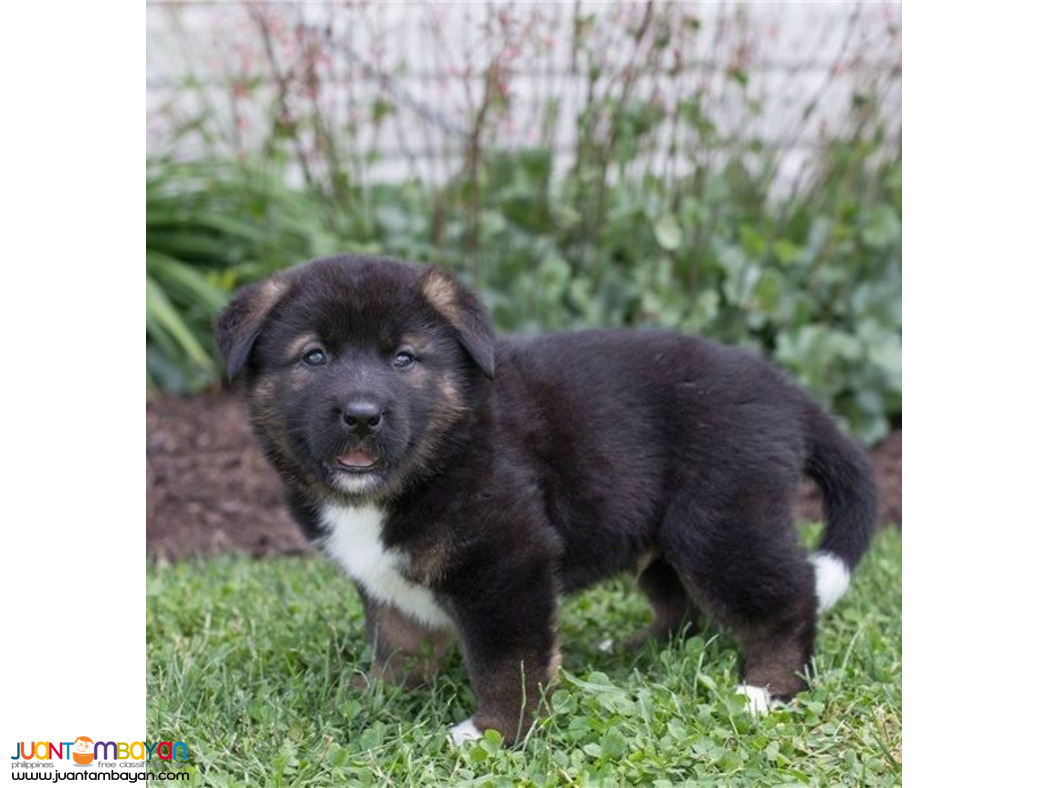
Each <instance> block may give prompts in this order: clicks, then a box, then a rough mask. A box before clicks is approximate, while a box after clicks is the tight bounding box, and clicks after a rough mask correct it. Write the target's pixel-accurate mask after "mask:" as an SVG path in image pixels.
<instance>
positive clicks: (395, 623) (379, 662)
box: [368, 604, 452, 687]
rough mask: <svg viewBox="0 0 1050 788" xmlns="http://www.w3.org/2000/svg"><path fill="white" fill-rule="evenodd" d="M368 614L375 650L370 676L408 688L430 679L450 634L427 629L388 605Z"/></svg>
mask: <svg viewBox="0 0 1050 788" xmlns="http://www.w3.org/2000/svg"><path fill="white" fill-rule="evenodd" d="M368 612H369V614H370V619H371V620H370V622H369V623H370V625H371V627H370V628H371V629H372V640H373V649H374V651H375V661H374V663H373V665H372V671H371V675H372V677H373V678H377V679H381V680H383V681H389V682H392V683H397V684H404V685H405V686H408V687H413V686H418V685H420V684H423V683H425V682H427V681H429V680H430V679H431V678H433V677H434V675H435V674H436V673H437V671H438V669H439V668H440V667H441V661H442V659H443V658H444V656H445V653H446V652H447V651H448V647H449V645H450V644H451V643H452V636H451V633H449V632H446V631H442V630H437V629H430V628H429V627H426V626H424V625H423V624H421V623H419V622H418V621H416V620H414V619H412V618H409V617H408V616H406V615H404V614H403V613H402V612H401V611H399V610H398V609H397V608H395V607H393V606H391V605H380V604H375V605H374V606H371V607H370V609H369V611H368Z"/></svg>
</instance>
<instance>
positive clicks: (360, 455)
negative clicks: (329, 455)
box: [332, 449, 383, 473]
mask: <svg viewBox="0 0 1050 788" xmlns="http://www.w3.org/2000/svg"><path fill="white" fill-rule="evenodd" d="M332 464H333V466H334V467H335V469H336V470H337V471H345V472H347V473H371V472H372V471H375V470H378V469H379V468H381V467H383V461H382V460H381V459H379V458H378V457H376V456H375V455H374V454H372V453H371V452H370V451H368V450H367V449H354V450H353V451H348V452H346V453H345V454H340V455H339V456H338V457H336V458H335V461H334V462H333V463H332Z"/></svg>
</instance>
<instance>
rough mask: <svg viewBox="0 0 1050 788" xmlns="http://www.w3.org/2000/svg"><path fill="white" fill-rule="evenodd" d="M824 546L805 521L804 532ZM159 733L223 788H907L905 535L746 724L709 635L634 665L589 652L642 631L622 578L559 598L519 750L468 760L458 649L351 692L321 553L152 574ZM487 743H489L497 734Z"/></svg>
mask: <svg viewBox="0 0 1050 788" xmlns="http://www.w3.org/2000/svg"><path fill="white" fill-rule="evenodd" d="M807 534H808V536H809V537H810V538H812V535H813V529H808V532H807ZM147 595H148V618H147V630H146V631H147V652H148V661H149V670H148V682H149V683H148V695H149V701H148V732H149V738H150V740H151V741H152V740H154V739H161V740H167V739H174V740H181V741H185V742H186V743H187V744H188V746H189V750H190V761H191V763H192V764H193V766H192V770H193V771H194V773H195V775H196V776H195V778H194V782H196V783H198V784H211V785H228V784H230V785H233V784H237V785H262V784H266V785H330V784H350V785H396V786H405V785H450V784H451V785H494V786H502V785H508V786H511V785H513V786H517V785H563V784H567V785H609V786H619V785H671V784H675V785H710V784H718V785H724V784H730V785H734V784H736V785H753V784H758V785H785V784H819V785H835V784H843V785H855V784H858V783H863V784H873V785H881V784H891V785H897V784H900V782H901V716H902V708H901V672H902V671H901V645H902V643H901V534H900V532H899V531H898V530H896V529H887V530H885V531H883V532H882V533H880V534H879V536H878V537H877V539H876V542H875V545H874V547H873V549H872V552H871V554H869V555H868V557H867V558H866V559H865V561H864V563H863V565H862V566H861V568H860V570H859V571H858V573H857V575H856V577H855V580H854V584H853V587H852V588H851V590H850V592H849V593H848V594H847V595H846V597H845V598H844V599H843V600H842V601H840V602H839V604H838V605H837V606H836V607H835V608H834V609H833V610H832V611H831V612H830V613H829V614H827V615H826V616H824V617H823V619H822V621H821V627H820V635H819V638H818V644H817V654H816V658H815V659H814V663H813V674H814V678H813V684H812V688H811V689H810V690H809V691H808V692H806V693H803V694H802V695H800V696H799V697H798V698H797V699H796V701H795V702H794V703H792V704H791V705H790V706H789V707H787V708H785V709H782V710H776V711H773V712H771V713H770V714H769V715H768V716H766V717H764V718H760V719H753V718H752V717H750V716H749V715H748V714H747V713H746V712H745V711H744V710H743V701H742V699H740V698H738V697H737V696H734V695H732V693H731V690H732V687H733V686H734V684H735V683H736V681H737V675H736V666H737V653H736V650H735V649H734V647H733V645H732V643H731V641H730V640H729V638H728V637H727V636H724V635H721V634H719V633H718V632H717V631H715V630H714V629H712V630H710V631H708V632H705V633H704V634H703V635H701V636H700V637H696V638H692V639H689V640H685V641H682V640H679V641H677V642H675V643H672V644H671V645H670V646H668V647H666V648H660V647H657V646H655V645H652V646H650V647H648V648H647V649H644V650H643V651H641V652H639V653H636V654H615V653H614V654H605V653H602V652H601V651H599V650H598V648H597V644H598V643H599V642H601V641H602V640H603V639H604V638H606V637H614V638H623V637H626V636H627V635H629V634H633V633H634V631H635V630H638V629H640V628H641V627H642V626H644V625H645V624H646V623H647V621H648V611H647V607H646V604H645V602H644V600H643V599H642V598H641V596H640V595H639V594H638V593H637V592H636V591H634V590H633V589H632V587H631V584H630V582H629V581H627V580H626V579H625V580H617V581H612V582H609V583H605V584H603V585H601V586H599V587H597V588H595V589H593V590H591V591H589V592H587V593H584V594H581V595H576V596H573V597H570V598H568V599H566V600H565V601H564V603H563V605H562V612H561V620H562V634H563V651H564V654H565V659H564V668H563V674H562V676H561V679H560V681H559V682H558V684H557V685H556V687H555V688H554V689H553V690H552V692H551V693H550V695H549V697H548V706H549V709H550V712H551V713H550V715H549V716H547V717H546V718H545V719H543V720H542V721H541V722H540V723H539V724H538V726H537V728H536V729H535V730H534V731H533V733H532V735H531V736H530V737H529V739H528V740H527V741H526V743H525V744H524V745H523V746H521V747H518V748H516V749H504V748H502V747H500V746H499V745H498V738H497V739H496V740H493V739H491V738H490V739H485V740H482V741H480V742H478V743H475V744H473V745H468V746H465V747H463V748H460V749H455V748H453V747H452V746H451V745H450V744H449V743H447V742H446V740H445V732H446V730H447V728H448V726H450V725H452V724H454V723H457V722H459V721H460V720H462V719H464V718H465V717H466V716H468V715H469V714H470V713H471V711H472V708H473V695H472V693H471V690H470V684H469V682H468V680H467V674H466V669H465V667H464V665H463V663H462V660H461V659H460V658H459V656H458V655H456V656H454V657H453V658H451V659H450V660H449V662H448V664H447V665H446V668H445V670H444V671H443V672H442V674H441V675H440V677H439V678H438V679H437V681H436V682H435V683H434V684H433V685H432V686H429V687H427V688H425V689H421V690H415V691H402V690H399V689H396V688H393V687H389V686H381V685H380V686H375V687H374V688H372V689H369V690H361V689H356V688H355V687H354V685H353V680H354V678H355V676H358V675H361V674H362V673H363V672H364V671H365V670H367V667H368V664H369V659H370V653H369V649H368V648H367V646H366V643H365V638H364V634H363V617H362V611H361V605H360V604H359V602H358V601H357V598H356V595H355V593H354V590H353V587H352V586H351V585H350V584H349V583H348V582H347V581H346V580H344V579H343V578H342V577H341V576H340V574H339V572H338V571H337V570H336V568H335V567H334V566H333V565H331V564H329V563H328V562H327V561H325V560H323V559H321V558H318V557H310V558H284V559H274V560H266V561H253V560H249V559H245V558H224V559H219V560H213V561H201V562H191V563H182V564H176V565H171V566H151V567H150V568H149V569H148V573H147ZM489 736H490V737H491V736H493V734H489Z"/></svg>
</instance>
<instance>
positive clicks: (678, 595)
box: [624, 556, 700, 650]
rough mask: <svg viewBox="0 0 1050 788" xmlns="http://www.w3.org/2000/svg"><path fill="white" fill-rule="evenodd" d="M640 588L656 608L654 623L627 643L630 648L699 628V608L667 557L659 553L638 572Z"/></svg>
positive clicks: (659, 641) (689, 634) (696, 631)
mask: <svg viewBox="0 0 1050 788" xmlns="http://www.w3.org/2000/svg"><path fill="white" fill-rule="evenodd" d="M638 588H639V589H641V591H642V592H643V593H644V594H645V595H646V597H648V599H649V604H650V605H651V606H652V608H653V623H652V625H650V626H649V628H648V629H646V630H644V631H642V632H640V633H638V634H637V635H635V636H634V637H632V638H630V639H629V640H627V641H626V642H625V643H624V646H625V647H626V648H627V649H629V650H635V649H638V648H642V647H643V646H645V644H646V643H648V642H649V641H650V640H655V641H656V642H658V643H661V642H666V641H668V640H670V639H671V638H673V637H674V636H675V635H677V634H678V633H679V632H682V633H684V634H685V635H686V636H687V637H688V636H692V635H695V634H697V633H698V632H699V631H700V611H699V610H698V609H697V607H696V605H694V604H693V602H692V600H691V599H690V598H689V594H687V593H686V590H685V589H684V588H683V587H682V581H681V580H679V579H678V573H677V572H675V570H674V567H672V566H671V565H670V564H669V563H667V561H666V560H664V559H663V558H662V557H660V556H657V557H656V558H653V559H652V560H651V561H649V563H648V564H646V565H645V566H644V567H643V568H642V571H641V572H640V573H639V575H638Z"/></svg>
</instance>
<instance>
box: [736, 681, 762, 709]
mask: <svg viewBox="0 0 1050 788" xmlns="http://www.w3.org/2000/svg"><path fill="white" fill-rule="evenodd" d="M736 694H737V695H743V696H745V697H746V698H747V710H748V711H750V712H751V713H752V714H754V715H756V716H757V715H761V714H765V713H766V712H768V711H769V704H770V700H769V690H767V689H766V688H765V687H756V686H754V685H752V684H737V685H736Z"/></svg>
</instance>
